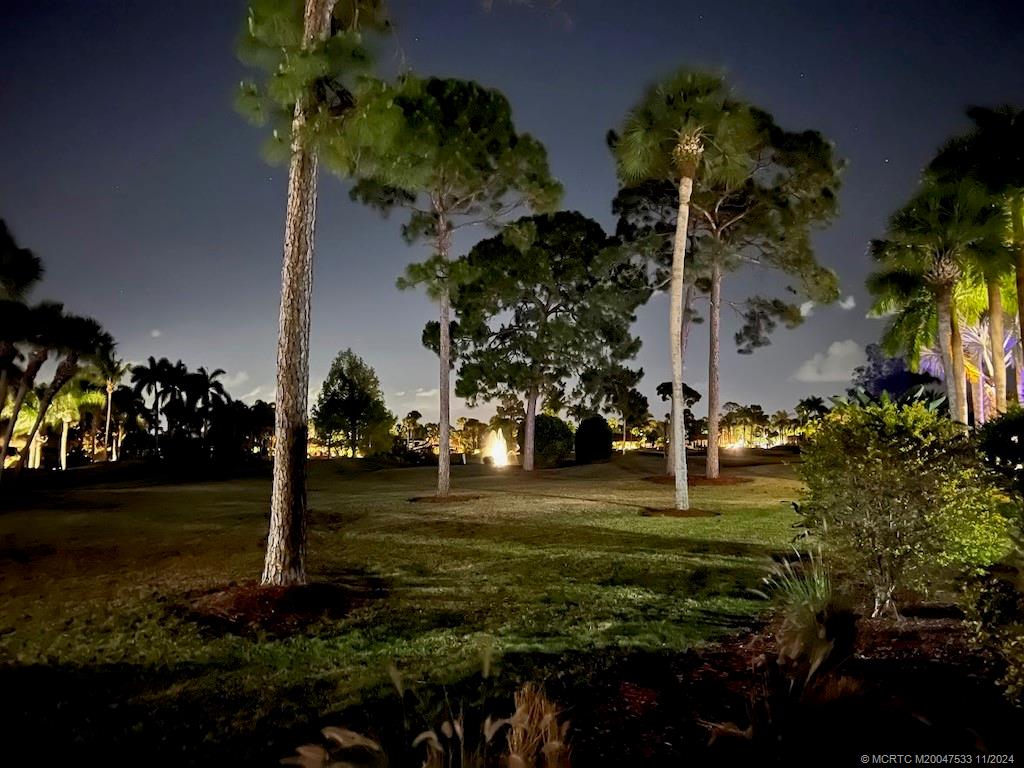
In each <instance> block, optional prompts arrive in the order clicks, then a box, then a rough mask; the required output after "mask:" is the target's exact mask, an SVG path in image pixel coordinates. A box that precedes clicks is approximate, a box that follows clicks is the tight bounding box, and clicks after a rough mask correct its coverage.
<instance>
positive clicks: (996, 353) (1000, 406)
mask: <svg viewBox="0 0 1024 768" xmlns="http://www.w3.org/2000/svg"><path fill="white" fill-rule="evenodd" d="M986 284H987V286H988V333H989V345H990V347H991V349H992V384H993V386H994V387H995V390H996V401H995V407H996V413H1006V355H1005V354H1004V353H1003V339H1004V338H1005V335H1006V331H1005V328H1004V326H1003V296H1002V293H1001V292H1000V290H999V281H998V280H997V279H996V278H989V279H988V281H987V283H986Z"/></svg>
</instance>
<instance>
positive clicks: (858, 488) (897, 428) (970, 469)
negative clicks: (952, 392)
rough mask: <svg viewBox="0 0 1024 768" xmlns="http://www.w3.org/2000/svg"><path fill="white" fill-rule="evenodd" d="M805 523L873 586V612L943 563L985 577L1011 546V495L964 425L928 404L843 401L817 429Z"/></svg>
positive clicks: (808, 465) (890, 605)
mask: <svg viewBox="0 0 1024 768" xmlns="http://www.w3.org/2000/svg"><path fill="white" fill-rule="evenodd" d="M801 474H802V475H803V479H804V481H805V483H806V484H807V491H806V494H805V498H804V503H803V505H802V506H801V507H800V511H801V515H802V516H803V518H804V524H805V525H806V526H807V528H808V529H809V530H810V531H811V532H812V534H813V535H815V536H816V537H817V538H819V540H820V541H821V544H822V546H823V551H824V553H825V555H826V557H828V558H830V559H831V560H832V561H833V562H834V563H835V565H836V566H837V568H839V569H841V570H843V571H845V572H846V573H848V574H851V575H856V576H858V577H859V578H861V579H862V580H863V581H864V582H866V586H867V587H868V588H869V589H870V592H871V597H872V599H873V602H874V611H873V615H876V616H877V615H879V614H880V613H882V612H883V611H884V610H892V611H895V610H896V606H895V602H894V594H895V593H896V591H897V590H898V589H901V588H905V587H926V586H928V585H929V584H930V583H931V582H932V581H933V580H934V579H935V578H936V576H937V575H938V574H939V573H940V571H941V569H942V568H944V567H950V566H953V567H957V568H961V569H968V570H973V571H978V570H979V569H980V568H982V567H984V566H987V565H990V564H992V563H993V562H996V561H997V560H998V559H999V558H1000V557H1002V556H1003V555H1004V554H1005V553H1006V552H1007V551H1008V547H1009V539H1008V533H1009V529H1010V521H1009V519H1008V517H1007V514H1008V512H1009V509H1008V504H1007V502H1008V499H1007V498H1006V497H1005V496H1004V495H1003V494H1002V493H1001V492H1000V491H999V489H998V486H997V484H996V483H995V481H994V479H993V478H992V476H991V475H990V474H989V473H988V471H987V470H986V469H985V467H984V466H983V464H982V462H981V459H980V456H979V454H978V452H977V450H976V448H975V446H974V444H973V442H972V440H971V437H970V436H969V435H968V433H967V432H966V430H965V429H963V428H962V427H961V426H958V425H956V424H954V423H953V422H951V421H949V420H948V419H946V418H944V417H943V416H941V415H940V414H938V413H937V412H936V410H935V409H934V408H930V407H929V406H926V405H925V404H924V403H921V402H916V403H904V404H900V403H894V402H891V401H889V400H888V399H887V398H883V399H882V400H881V401H880V402H876V403H868V404H861V403H839V404H838V405H837V406H836V408H835V409H833V410H832V412H831V413H829V415H828V416H825V417H824V418H822V419H821V420H820V421H818V422H816V423H815V424H813V425H812V426H811V427H810V428H809V430H808V444H807V447H806V449H805V451H804V461H803V464H802V465H801Z"/></svg>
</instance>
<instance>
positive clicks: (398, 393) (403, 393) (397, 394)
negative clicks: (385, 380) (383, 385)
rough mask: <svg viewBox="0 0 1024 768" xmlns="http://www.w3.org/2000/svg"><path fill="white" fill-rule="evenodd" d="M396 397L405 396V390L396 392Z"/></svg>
mask: <svg viewBox="0 0 1024 768" xmlns="http://www.w3.org/2000/svg"><path fill="white" fill-rule="evenodd" d="M395 397H405V392H395Z"/></svg>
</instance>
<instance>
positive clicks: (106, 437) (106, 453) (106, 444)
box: [103, 387, 114, 461]
mask: <svg viewBox="0 0 1024 768" xmlns="http://www.w3.org/2000/svg"><path fill="white" fill-rule="evenodd" d="M113 395H114V393H113V391H112V390H111V389H110V387H107V423H106V427H105V428H104V430H103V460H104V461H110V408H111V403H112V400H113Z"/></svg>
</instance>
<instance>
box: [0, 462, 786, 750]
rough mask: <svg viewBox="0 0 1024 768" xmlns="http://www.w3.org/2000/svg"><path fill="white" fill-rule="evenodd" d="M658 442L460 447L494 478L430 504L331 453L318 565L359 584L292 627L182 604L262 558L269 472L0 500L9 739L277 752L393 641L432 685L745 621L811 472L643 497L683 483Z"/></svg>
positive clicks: (464, 474) (315, 526) (378, 678)
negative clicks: (290, 630) (659, 454)
mask: <svg viewBox="0 0 1024 768" xmlns="http://www.w3.org/2000/svg"><path fill="white" fill-rule="evenodd" d="M661 464H662V461H661V460H660V459H658V458H656V457H643V456H630V457H627V458H624V459H623V458H619V459H616V461H615V462H614V463H612V464H602V465H592V466H588V467H572V468H567V469H561V470H549V471H542V472H538V473H536V477H527V476H525V475H523V474H522V473H521V472H519V471H518V470H499V469H493V468H488V467H482V466H467V467H462V466H457V467H454V468H453V487H454V488H455V489H456V492H467V493H473V494H479V495H480V496H481V498H479V499H477V500H474V501H471V502H468V503H460V504H454V503H453V504H414V503H410V502H409V501H408V500H409V499H410V498H411V497H414V496H421V495H429V494H430V493H431V489H432V484H433V480H434V472H435V470H433V469H430V468H422V469H400V470H393V469H387V470H378V471H365V470H360V469H357V468H354V467H353V466H352V465H341V464H339V463H337V462H314V463H313V464H312V465H311V468H310V481H309V487H310V492H309V505H310V508H311V510H312V514H311V525H310V532H309V536H310V540H309V570H310V578H311V580H313V581H317V582H326V583H332V584H335V585H339V586H341V587H342V588H348V589H351V591H352V593H353V595H363V596H364V597H363V599H362V600H361V601H360V602H359V603H358V605H357V606H356V607H355V608H354V609H353V610H351V611H350V612H348V613H347V614H346V615H344V616H343V617H341V618H338V619H333V620H321V621H316V622H314V623H312V624H310V625H309V626H308V627H305V628H304V630H303V631H301V632H299V633H295V634H291V635H290V636H274V635H267V634H258V633H252V632H237V633H235V632H225V631H223V629H220V630H218V629H216V628H211V627H210V626H208V625H204V624H203V623H200V622H196V621H195V620H194V618H193V617H192V616H191V615H190V613H189V611H188V606H189V601H190V600H191V599H194V598H195V597H196V596H197V595H199V594H201V593H202V592H203V591H209V590H213V589H216V588H220V587H224V586H225V585H227V584H228V583H229V582H242V581H246V580H252V579H256V578H258V577H259V574H260V571H261V567H262V560H263V550H262V546H263V541H264V538H265V534H266V524H267V523H266V514H267V508H268V499H269V481H268V480H244V481H233V482H211V483H203V484H192V485H135V486H134V487H128V486H125V487H117V486H107V487H96V488H87V489H79V490H67V491H61V492H51V493H47V492H42V493H39V494H35V495H34V496H33V498H32V500H31V502H28V503H27V505H26V506H22V507H20V508H16V509H13V510H7V511H4V512H2V513H0V684H2V686H3V688H4V690H5V691H7V692H8V693H7V694H6V695H5V696H4V697H3V699H4V703H3V705H2V707H3V711H2V712H0V714H2V716H3V719H4V722H5V723H6V724H7V726H8V727H10V728H11V730H10V734H11V736H10V737H9V739H8V740H9V741H10V740H11V739H13V742H14V743H15V744H17V743H18V742H19V740H20V741H21V742H22V743H30V742H34V740H36V739H45V740H46V741H45V743H46V744H48V745H55V746H60V745H70V746H75V747H77V748H79V749H80V750H82V753H83V754H84V753H85V752H89V751H94V752H97V753H100V754H103V753H107V754H111V755H113V754H117V755H123V752H124V750H136V751H138V752H139V754H143V753H144V754H146V755H147V757H146V759H147V760H148V761H149V762H151V763H152V762H159V763H162V762H171V761H172V760H171V758H172V756H174V757H175V759H176V760H177V761H178V762H194V761H198V762H205V761H206V760H207V759H208V758H212V757H217V756H219V757H220V758H222V759H223V758H224V756H225V755H226V756H229V757H228V759H229V760H230V756H234V757H238V756H240V755H247V756H250V755H251V756H256V755H258V756H260V760H262V761H265V762H267V764H271V763H272V762H274V759H275V758H278V757H281V756H283V755H286V754H289V753H290V752H291V751H292V748H293V747H294V746H296V745H297V744H298V743H301V741H302V740H303V739H308V738H310V737H311V736H312V735H313V734H315V732H316V728H318V727H319V726H320V725H322V724H323V723H324V722H333V723H336V724H340V723H342V722H345V724H349V725H358V723H353V721H352V718H357V719H358V717H359V715H358V713H359V712H360V711H363V710H365V707H367V706H371V707H372V706H373V702H381V701H386V700H388V697H390V698H391V699H393V700H397V695H396V694H395V693H394V692H393V691H391V692H390V693H389V691H388V689H389V688H390V686H391V682H390V680H389V676H388V673H387V667H388V665H389V664H391V663H393V664H395V665H396V666H397V667H398V668H399V669H400V670H401V671H402V673H403V676H404V677H405V679H406V680H407V681H410V683H411V684H412V685H414V686H416V687H418V688H423V689H428V688H432V689H434V690H440V689H441V686H440V684H444V686H456V689H458V686H459V685H467V684H468V683H466V681H468V680H471V679H475V680H477V681H478V683H479V672H480V669H481V663H482V662H481V658H482V657H483V655H484V654H485V653H488V651H487V649H492V650H493V654H494V659H495V670H496V675H495V676H496V678H497V680H499V681H502V682H501V683H500V684H501V685H506V684H507V685H508V686H512V685H514V684H515V682H517V680H518V678H522V677H534V678H536V679H539V680H544V679H547V678H549V677H551V676H552V675H554V674H557V673H558V672H559V671H561V672H562V673H564V672H565V670H566V669H567V668H568V667H567V665H569V666H571V663H570V662H568V661H566V660H567V659H571V658H581V657H582V656H584V655H586V656H588V657H589V658H591V659H593V658H601V657H602V656H603V655H614V654H622V653H628V652H630V651H632V650H643V651H669V652H675V651H680V650H683V649H686V648H690V647H693V646H695V645H697V644H700V643H702V642H705V641H708V640H712V639H715V638H717V637H721V636H722V635H723V634H725V633H728V632H734V631H736V630H737V629H738V628H740V627H742V626H745V625H747V624H749V622H750V621H751V619H752V617H753V616H755V615H756V614H757V613H758V612H759V611H761V610H763V609H764V608H765V603H764V602H763V601H761V600H758V599H757V598H756V597H754V596H752V595H751V594H750V593H749V591H748V590H749V589H751V588H756V587H757V586H758V584H759V580H760V578H761V577H762V576H763V575H765V573H766V572H767V570H768V567H769V563H770V557H771V555H772V554H773V553H776V552H779V551H782V550H784V549H785V548H786V546H787V545H788V543H789V541H790V540H791V538H792V536H793V530H792V527H791V526H792V525H793V523H794V522H795V516H794V514H793V513H792V510H791V508H790V506H789V503H788V502H789V501H791V500H794V499H796V498H797V496H798V494H799V483H798V482H797V480H796V479H795V475H794V474H793V472H792V468H791V467H789V466H785V465H772V466H760V467H744V468H740V469H736V470H727V474H728V473H729V472H735V473H736V474H742V475H745V476H749V477H752V478H753V481H752V482H749V483H743V484H736V485H724V486H698V487H694V488H692V489H691V499H692V504H693V506H695V507H699V508H701V509H706V510H710V511H714V512H718V513H720V514H719V515H718V516H713V517H698V518H672V517H643V516H641V515H640V512H641V511H642V510H643V508H645V507H666V506H670V505H671V495H672V489H671V487H668V486H662V485H656V484H653V483H650V482H647V481H645V480H644V479H643V477H644V476H645V475H650V474H653V473H656V472H658V471H659V470H660V468H661ZM460 681H461V683H460ZM460 690H461V689H460ZM345 710H348V711H347V712H346V711H345ZM399 719H400V717H399ZM399 726H401V723H399ZM414 727H415V726H414ZM417 730H418V729H417ZM296 734H298V735H296ZM117 762H120V759H118V760H117ZM248 764H254V763H253V762H249V763H248Z"/></svg>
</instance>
